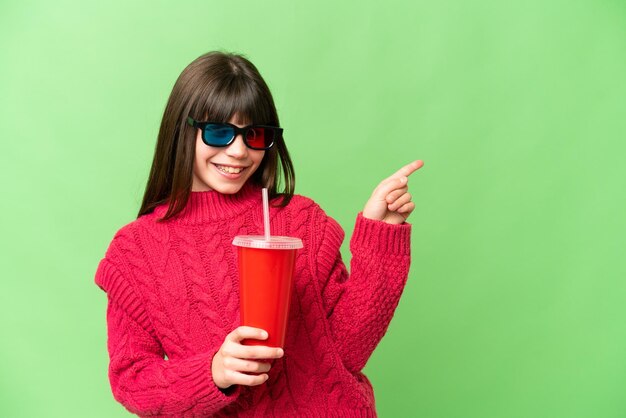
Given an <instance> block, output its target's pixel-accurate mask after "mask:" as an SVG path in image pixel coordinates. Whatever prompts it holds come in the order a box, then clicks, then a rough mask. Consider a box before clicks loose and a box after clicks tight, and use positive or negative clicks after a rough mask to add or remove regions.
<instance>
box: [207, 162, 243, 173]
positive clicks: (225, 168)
mask: <svg viewBox="0 0 626 418" xmlns="http://www.w3.org/2000/svg"><path fill="white" fill-rule="evenodd" d="M214 165H215V167H217V169H218V170H220V171H221V172H222V173H227V174H239V173H241V172H242V171H243V170H244V169H245V168H246V167H231V166H228V165H219V164H214Z"/></svg>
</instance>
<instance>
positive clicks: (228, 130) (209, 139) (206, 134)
mask: <svg viewBox="0 0 626 418" xmlns="http://www.w3.org/2000/svg"><path fill="white" fill-rule="evenodd" d="M234 136H235V130H234V129H233V128H232V126H228V125H221V124H218V123H212V124H209V125H206V126H205V127H204V131H203V132H202V139H204V142H205V143H206V144H207V145H213V146H216V147H219V146H224V145H227V144H228V142H229V141H230V140H231V139H233V137H234Z"/></svg>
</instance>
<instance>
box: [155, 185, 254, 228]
mask: <svg viewBox="0 0 626 418" xmlns="http://www.w3.org/2000/svg"><path fill="white" fill-rule="evenodd" d="M261 203H262V195H261V188H260V187H258V186H255V185H252V184H250V183H246V184H244V186H243V187H242V188H241V189H240V190H239V192H237V193H235V194H223V193H220V192H217V191H215V190H209V191H206V192H191V194H190V195H189V200H188V201H187V205H186V206H185V208H184V209H183V210H182V211H181V212H180V213H179V214H178V215H176V216H174V217H173V218H170V219H169V221H172V222H178V223H181V224H188V225H193V224H199V223H203V222H210V221H216V220H221V219H228V218H232V217H236V216H238V215H240V214H241V213H243V212H245V211H246V210H247V209H249V208H250V207H251V206H253V205H255V204H259V205H261ZM167 208H168V203H164V204H162V205H159V206H157V207H156V208H155V209H154V213H155V215H157V216H158V217H159V218H161V217H162V216H164V215H165V213H166V212H167Z"/></svg>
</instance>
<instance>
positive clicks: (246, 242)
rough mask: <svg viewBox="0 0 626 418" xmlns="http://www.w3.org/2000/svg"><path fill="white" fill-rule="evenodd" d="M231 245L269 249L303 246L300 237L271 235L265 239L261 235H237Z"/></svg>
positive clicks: (293, 248) (289, 248)
mask: <svg viewBox="0 0 626 418" xmlns="http://www.w3.org/2000/svg"><path fill="white" fill-rule="evenodd" d="M233 245H236V246H238V247H247V248H263V249H270V250H297V249H298V248H302V247H304V245H302V240H301V239H300V238H293V237H281V236H274V235H272V236H271V237H270V239H269V241H267V240H266V239H265V237H264V236H263V235H237V236H236V237H235V239H234V240H233Z"/></svg>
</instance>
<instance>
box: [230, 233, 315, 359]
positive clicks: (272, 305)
mask: <svg viewBox="0 0 626 418" xmlns="http://www.w3.org/2000/svg"><path fill="white" fill-rule="evenodd" d="M233 245H235V246H237V247H238V261H239V302H240V314H241V324H242V325H247V326H250V327H255V328H261V329H264V330H265V331H267V333H268V338H267V339H266V340H253V339H245V340H243V341H242V344H245V345H266V346H268V347H283V346H284V344H285V330H286V328H287V318H288V315H289V302H290V301H291V287H292V282H293V268H294V265H295V261H296V251H297V250H298V249H299V248H302V247H303V245H302V241H301V240H300V239H299V238H291V237H280V236H272V237H271V238H270V239H269V240H265V237H263V236H258V235H245V236H243V235H239V236H236V237H235V239H234V240H233Z"/></svg>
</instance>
